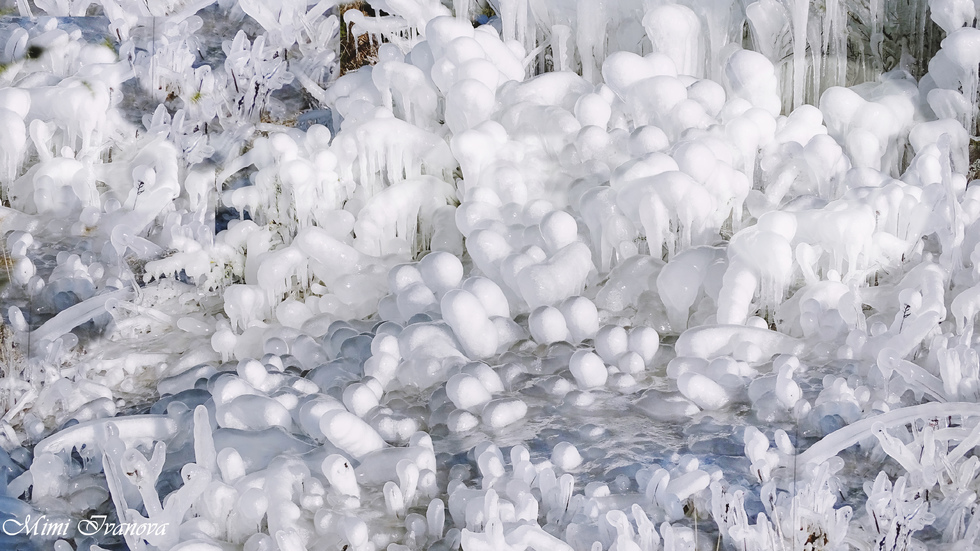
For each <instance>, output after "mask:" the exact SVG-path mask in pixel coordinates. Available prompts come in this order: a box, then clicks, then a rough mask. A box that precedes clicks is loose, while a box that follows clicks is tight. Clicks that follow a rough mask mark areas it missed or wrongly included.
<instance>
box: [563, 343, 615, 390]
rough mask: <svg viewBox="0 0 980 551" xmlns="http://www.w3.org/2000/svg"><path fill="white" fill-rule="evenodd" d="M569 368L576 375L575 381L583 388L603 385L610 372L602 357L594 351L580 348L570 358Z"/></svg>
mask: <svg viewBox="0 0 980 551" xmlns="http://www.w3.org/2000/svg"><path fill="white" fill-rule="evenodd" d="M568 369H569V370H570V371H571V372H572V376H573V377H575V383H576V384H577V385H578V387H579V388H580V389H582V390H588V389H590V388H596V387H601V386H602V385H604V384H606V378H607V377H608V376H609V372H608V371H607V370H606V364H604V363H603V362H602V358H600V357H599V356H597V355H596V354H595V353H594V352H590V351H588V350H579V351H577V352H575V353H574V354H572V357H571V358H570V359H569V360H568Z"/></svg>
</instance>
